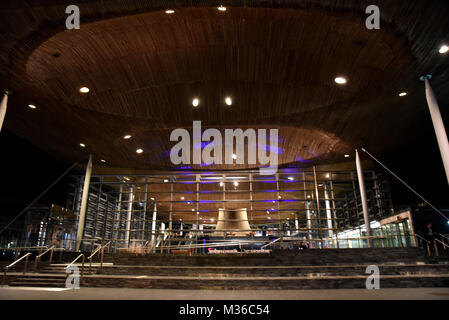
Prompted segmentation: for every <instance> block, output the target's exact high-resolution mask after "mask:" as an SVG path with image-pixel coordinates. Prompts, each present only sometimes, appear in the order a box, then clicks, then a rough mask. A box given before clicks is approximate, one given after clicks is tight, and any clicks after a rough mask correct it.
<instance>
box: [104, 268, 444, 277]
mask: <svg viewBox="0 0 449 320" xmlns="http://www.w3.org/2000/svg"><path fill="white" fill-rule="evenodd" d="M367 266H368V265H356V266H313V267H305V266H295V267H286V266H278V267H241V266H239V267H164V266H141V267H132V266H110V267H104V268H103V270H102V272H101V274H111V275H155V276H157V275H161V276H170V275H172V276H175V275H179V276H210V275H214V274H217V275H221V276H223V277H224V276H226V277H234V276H247V277H257V276H302V275H304V276H307V275H310V274H321V275H363V274H365V271H366V268H367ZM379 269H380V274H382V275H407V274H444V273H447V272H448V271H449V265H388V266H386V265H380V266H379Z"/></svg>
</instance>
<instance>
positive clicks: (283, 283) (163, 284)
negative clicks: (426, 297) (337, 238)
mask: <svg viewBox="0 0 449 320" xmlns="http://www.w3.org/2000/svg"><path fill="white" fill-rule="evenodd" d="M366 279H367V276H337V277H253V278H249V277H239V278H232V279H227V278H218V277H215V278H200V277H146V276H139V277H118V276H109V277H108V276H98V275H96V276H88V277H84V278H83V279H82V280H81V286H86V287H115V288H152V289H217V290H246V289H252V290H254V289H256V290H263V289H266V290H269V289H272V290H273V289H274V290H277V289H279V290H293V289H342V288H346V289H354V288H366ZM447 286H449V274H445V275H437V276H436V275H420V276H383V277H381V278H380V287H381V288H416V287H447Z"/></svg>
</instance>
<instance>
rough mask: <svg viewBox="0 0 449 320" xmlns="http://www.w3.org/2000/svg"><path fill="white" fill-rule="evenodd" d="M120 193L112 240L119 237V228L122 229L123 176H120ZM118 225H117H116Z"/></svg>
mask: <svg viewBox="0 0 449 320" xmlns="http://www.w3.org/2000/svg"><path fill="white" fill-rule="evenodd" d="M119 192H120V193H119V195H118V203H117V207H116V210H115V213H114V221H113V227H112V232H113V236H111V238H112V240H116V239H118V238H119V237H118V236H119V229H120V220H121V214H122V212H121V210H122V193H123V178H120V191H119ZM116 225H117V226H116ZM115 228H117V230H116V232H114V229H115ZM115 247H116V248H117V244H116V245H115Z"/></svg>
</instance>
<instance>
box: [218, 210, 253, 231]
mask: <svg viewBox="0 0 449 320" xmlns="http://www.w3.org/2000/svg"><path fill="white" fill-rule="evenodd" d="M215 230H217V231H220V230H223V231H224V230H226V234H227V236H236V237H245V236H247V235H248V234H250V233H251V227H250V226H249V222H248V213H247V211H246V208H244V209H218V221H217V227H216V228H215ZM214 235H215V236H224V233H223V232H215V233H214Z"/></svg>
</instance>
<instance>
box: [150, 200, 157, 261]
mask: <svg viewBox="0 0 449 320" xmlns="http://www.w3.org/2000/svg"><path fill="white" fill-rule="evenodd" d="M156 218H157V206H156V200H155V201H154V207H153V221H152V222H151V246H152V248H153V249H154V250H153V252H155V250H156V241H157V238H156Z"/></svg>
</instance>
